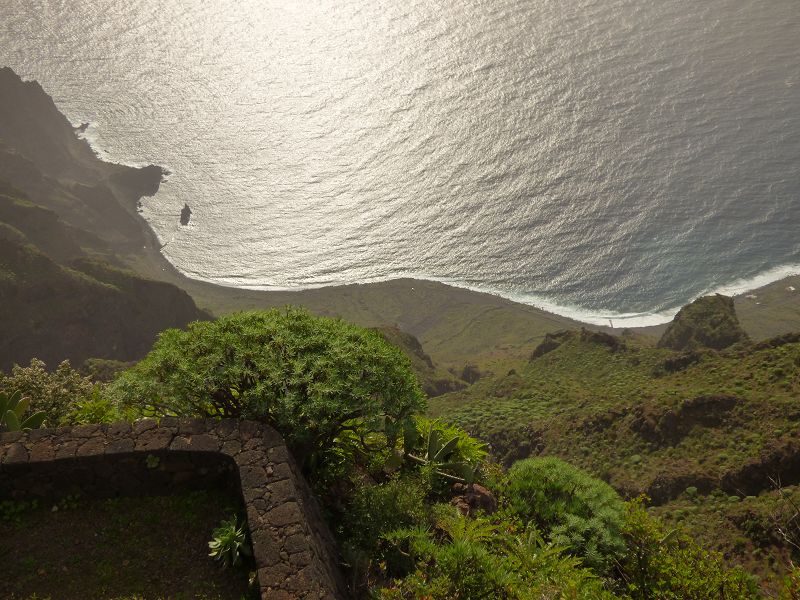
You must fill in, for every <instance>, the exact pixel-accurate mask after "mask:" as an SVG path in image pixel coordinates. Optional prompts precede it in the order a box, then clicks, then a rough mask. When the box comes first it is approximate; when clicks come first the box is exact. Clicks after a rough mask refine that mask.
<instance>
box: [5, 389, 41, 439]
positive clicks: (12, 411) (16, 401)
mask: <svg viewBox="0 0 800 600" xmlns="http://www.w3.org/2000/svg"><path fill="white" fill-rule="evenodd" d="M30 403H31V401H30V398H23V397H22V392H20V391H19V390H17V391H16V392H14V393H12V394H11V395H9V394H6V393H5V392H0V432H2V431H24V430H26V429H37V428H39V427H41V426H42V423H44V417H45V413H44V412H43V411H39V412H35V413H33V414H32V415H30V416H28V417H27V418H23V417H24V416H25V411H26V410H28V406H30Z"/></svg>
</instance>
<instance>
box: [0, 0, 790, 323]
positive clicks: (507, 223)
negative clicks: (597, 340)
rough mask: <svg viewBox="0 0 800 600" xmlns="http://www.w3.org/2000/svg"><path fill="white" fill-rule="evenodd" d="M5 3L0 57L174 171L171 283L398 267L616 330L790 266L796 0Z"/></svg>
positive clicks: (317, 282) (354, 277) (147, 210)
mask: <svg viewBox="0 0 800 600" xmlns="http://www.w3.org/2000/svg"><path fill="white" fill-rule="evenodd" d="M0 17H2V18H0V64H4V65H8V66H11V67H12V68H14V69H15V70H16V71H17V72H18V73H20V74H21V75H22V76H23V77H25V78H30V79H37V80H39V81H40V82H41V83H42V85H43V86H44V88H45V90H47V91H48V92H49V93H50V94H51V95H53V97H54V99H55V101H56V104H57V105H58V106H59V108H60V109H61V110H62V111H63V112H65V114H66V115H67V116H68V117H69V118H70V120H72V121H73V122H75V123H79V122H84V121H88V122H89V123H90V124H91V125H90V127H89V129H88V131H87V137H88V138H89V140H90V141H91V143H92V144H93V146H94V147H95V148H96V149H97V150H98V151H99V152H100V153H101V155H103V156H104V157H107V158H109V159H111V160H115V161H119V162H125V163H130V164H147V163H155V164H160V165H162V166H164V167H166V168H167V169H169V171H170V172H171V175H169V177H168V181H167V182H166V183H165V184H164V185H163V186H162V188H161V191H159V193H158V194H157V195H156V196H155V197H154V198H152V199H148V200H146V202H145V205H144V216H145V218H146V219H147V220H148V221H149V222H150V224H151V225H152V227H153V228H154V229H155V231H156V233H157V234H158V236H159V238H160V239H161V241H162V243H164V244H166V245H165V247H164V249H163V252H164V254H165V255H166V256H167V258H168V259H169V260H170V261H171V262H173V263H174V264H175V265H176V266H177V267H178V268H179V269H180V270H182V271H184V272H185V273H187V274H189V275H191V276H193V277H197V278H201V279H206V280H212V281H216V282H219V283H224V284H227V285H236V286H248V287H272V288H295V287H308V286H321V285H331V284H338V283H352V282H369V281H377V280H383V279H388V278H396V277H406V276H413V277H421V278H429V279H437V280H442V281H447V282H450V283H454V284H457V285H462V286H466V287H471V288H476V289H482V290H487V291H492V292H495V293H500V294H502V295H505V296H508V297H512V298H514V299H517V300H521V301H525V302H529V303H532V304H536V305H539V306H543V307H546V308H548V309H550V310H554V311H555V312H559V313H562V314H568V315H570V316H576V317H578V318H581V319H584V320H588V321H600V322H604V323H605V322H606V319H607V317H609V316H610V317H613V318H614V319H615V321H616V320H619V321H617V322H618V323H620V324H635V323H651V322H658V321H660V320H664V319H666V318H668V317H669V316H670V315H671V314H672V313H673V312H674V310H675V309H676V308H677V307H679V306H680V305H681V304H683V303H685V302H687V301H689V300H691V299H693V298H694V297H696V296H698V295H700V294H702V293H704V292H708V291H712V290H716V289H721V288H724V289H725V290H726V291H738V290H743V289H746V288H748V287H751V286H753V285H755V283H764V282H766V281H769V280H772V279H776V278H778V277H780V276H781V275H783V274H786V273H789V272H792V271H800V267H798V263H800V239H799V238H798V225H800V5H798V2H797V0H768V1H765V0H704V1H703V2H696V1H694V0H657V1H656V0H602V1H601V0H595V1H593V0H490V1H485V2H475V1H472V2H470V1H467V0H440V1H436V0H429V1H428V2H423V1H419V0H408V1H406V2H396V1H388V0H315V1H312V0H291V1H287V0H280V1H278V0H249V1H242V2H236V3H233V2H225V1H223V0H217V1H200V0H196V1H189V0H184V1H177V0H166V1H165V0H159V1H156V0H135V1H132V0H131V1H128V2H118V1H112V0H62V1H61V2H55V1H50V2H45V1H42V0H3V2H2V3H1V4H0ZM184 203H188V204H189V205H190V207H191V209H192V211H193V216H192V221H191V222H190V224H189V226H186V227H182V226H181V225H180V224H179V213H180V209H181V208H182V207H183V205H184ZM622 314H627V315H629V317H630V318H629V319H628V320H627V321H624V320H623V319H622Z"/></svg>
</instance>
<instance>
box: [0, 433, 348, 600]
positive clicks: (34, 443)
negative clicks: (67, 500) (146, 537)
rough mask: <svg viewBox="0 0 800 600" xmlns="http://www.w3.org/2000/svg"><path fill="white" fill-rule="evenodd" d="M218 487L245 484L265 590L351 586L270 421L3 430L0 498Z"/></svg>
mask: <svg viewBox="0 0 800 600" xmlns="http://www.w3.org/2000/svg"><path fill="white" fill-rule="evenodd" d="M212 487H224V488H228V489H231V488H233V489H234V490H236V489H238V490H239V491H240V493H241V498H242V502H243V504H244V507H245V510H246V512H247V520H248V526H249V528H250V536H251V539H252V542H253V553H254V557H255V562H256V568H257V571H258V581H259V585H260V586H261V596H262V598H264V599H269V600H287V599H290V598H315V599H323V598H324V599H337V598H343V597H344V596H345V594H344V591H343V590H344V587H343V585H342V583H341V576H340V574H339V572H338V569H337V565H336V561H335V554H334V550H333V544H332V541H331V538H330V533H329V532H328V530H327V527H326V525H325V523H324V522H323V520H322V518H321V517H320V514H319V509H318V507H317V506H316V503H315V500H314V499H313V496H312V495H311V494H310V492H309V490H308V486H307V485H306V483H305V481H304V479H303V478H302V476H301V475H300V474H299V471H298V469H297V467H296V466H295V464H294V461H293V460H292V458H291V456H290V454H289V452H288V450H287V449H286V446H285V444H284V442H283V439H282V438H281V436H280V435H279V434H278V432H277V431H275V430H274V429H272V428H271V427H269V426H267V425H263V424H260V423H255V422H252V421H236V420H222V421H218V420H195V419H174V418H165V419H162V420H161V421H160V422H159V423H157V422H156V421H153V420H142V421H137V422H135V423H133V424H130V423H116V424H113V425H82V426H77V427H62V428H59V429H40V430H33V431H28V432H24V433H22V432H14V433H4V434H0V499H7V498H14V499H24V498H31V497H39V498H47V499H49V498H59V497H62V496H64V495H66V494H69V493H75V492H80V493H81V494H83V495H86V496H93V497H116V496H131V495H134V496H135V495H142V494H170V493H175V492H179V491H182V490H187V489H198V488H204V489H208V488H212Z"/></svg>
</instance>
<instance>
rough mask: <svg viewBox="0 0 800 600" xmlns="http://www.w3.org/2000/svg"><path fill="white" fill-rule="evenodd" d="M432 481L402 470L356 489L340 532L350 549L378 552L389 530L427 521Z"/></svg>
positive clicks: (372, 553)
mask: <svg viewBox="0 0 800 600" xmlns="http://www.w3.org/2000/svg"><path fill="white" fill-rule="evenodd" d="M430 491H431V488H430V484H429V483H428V482H427V481H426V480H425V478H423V477H421V476H420V475H418V474H408V473H402V474H399V475H398V476H395V477H393V478H392V479H390V480H389V481H387V482H385V483H381V484H377V485H362V486H360V487H359V488H357V489H356V491H355V494H354V496H353V498H352V501H351V502H350V505H349V506H348V509H347V511H346V514H345V516H344V520H343V523H342V526H341V531H340V534H341V535H342V536H343V537H344V538H345V539H346V545H347V546H348V547H349V548H350V549H351V551H356V550H358V551H365V552H366V553H368V554H370V555H374V554H375V553H377V552H378V546H379V541H380V539H381V537H382V536H383V535H384V534H386V533H388V532H389V531H392V530H395V529H400V528H403V527H411V526H413V525H415V524H418V523H425V522H427V518H428V513H429V509H428V507H427V505H426V498H427V497H428V495H429V494H430Z"/></svg>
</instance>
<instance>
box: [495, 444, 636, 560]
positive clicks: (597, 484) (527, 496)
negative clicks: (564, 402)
mask: <svg viewBox="0 0 800 600" xmlns="http://www.w3.org/2000/svg"><path fill="white" fill-rule="evenodd" d="M507 481H508V482H507V485H506V489H505V494H506V497H507V500H508V503H509V507H510V510H511V511H512V513H513V514H515V515H517V516H519V517H520V518H521V519H522V520H523V521H526V522H529V523H533V524H535V526H536V527H537V528H538V529H539V530H540V531H542V532H544V533H545V534H546V536H547V537H548V538H549V539H550V541H552V542H553V543H554V544H556V545H557V546H563V547H565V548H566V549H567V551H568V552H569V553H570V554H573V555H575V556H579V557H581V558H583V559H584V561H585V563H586V564H587V565H588V566H590V567H592V568H594V569H597V570H598V571H600V572H607V571H608V570H609V568H610V567H611V566H612V565H613V563H614V561H615V560H616V559H618V558H620V557H621V556H622V555H623V554H624V553H625V543H624V541H623V539H622V536H621V530H622V526H623V523H624V519H625V505H624V503H623V502H622V500H621V499H620V498H619V496H618V495H617V493H616V492H615V491H614V490H613V489H612V488H611V486H609V485H608V484H606V483H604V482H602V481H600V480H599V479H595V478H594V477H592V476H590V475H589V474H588V473H586V472H584V471H581V470H580V469H577V468H575V467H573V466H571V465H569V464H567V463H565V462H564V461H562V460H559V459H557V458H552V457H548V458H529V459H526V460H521V461H518V462H516V463H514V465H513V466H512V467H511V469H510V470H509V472H508V479H507Z"/></svg>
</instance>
